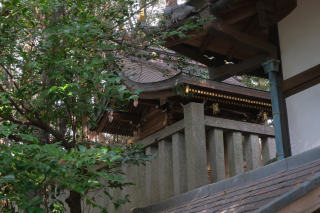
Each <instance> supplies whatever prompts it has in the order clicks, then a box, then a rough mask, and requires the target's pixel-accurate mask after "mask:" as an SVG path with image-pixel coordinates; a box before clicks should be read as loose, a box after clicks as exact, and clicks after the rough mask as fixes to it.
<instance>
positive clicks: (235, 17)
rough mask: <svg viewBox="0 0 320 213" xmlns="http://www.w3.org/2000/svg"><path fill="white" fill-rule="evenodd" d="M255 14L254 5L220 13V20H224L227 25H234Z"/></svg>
mask: <svg viewBox="0 0 320 213" xmlns="http://www.w3.org/2000/svg"><path fill="white" fill-rule="evenodd" d="M256 13H257V10H256V7H255V5H254V4H252V5H249V6H248V7H245V8H239V9H237V10H232V11H230V12H226V13H222V14H221V18H222V20H224V21H225V22H227V23H229V24H234V23H237V22H239V21H241V20H243V19H245V18H248V17H250V16H252V15H254V14H256Z"/></svg>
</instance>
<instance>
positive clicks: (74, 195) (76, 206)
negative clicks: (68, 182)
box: [66, 190, 82, 213]
mask: <svg viewBox="0 0 320 213" xmlns="http://www.w3.org/2000/svg"><path fill="white" fill-rule="evenodd" d="M66 203H67V204H68V206H69V208H70V213H82V212H81V195H80V193H78V192H76V191H71V190H70V195H69V197H68V198H67V199H66Z"/></svg>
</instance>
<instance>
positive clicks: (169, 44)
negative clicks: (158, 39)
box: [162, 29, 207, 48]
mask: <svg viewBox="0 0 320 213" xmlns="http://www.w3.org/2000/svg"><path fill="white" fill-rule="evenodd" d="M206 34H207V33H206V32H205V31H204V30H203V29H201V30H198V31H196V30H193V31H190V32H188V33H187V36H186V37H184V38H179V37H174V38H168V39H167V42H165V43H164V44H163V45H162V46H164V47H167V48H169V47H172V46H175V45H177V44H180V43H183V42H185V41H187V40H193V39H196V38H199V37H201V36H204V35H206ZM189 36H191V38H188V37H189Z"/></svg>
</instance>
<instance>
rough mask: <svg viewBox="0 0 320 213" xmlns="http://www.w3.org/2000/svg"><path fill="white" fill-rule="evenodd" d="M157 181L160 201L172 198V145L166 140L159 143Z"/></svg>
mask: <svg viewBox="0 0 320 213" xmlns="http://www.w3.org/2000/svg"><path fill="white" fill-rule="evenodd" d="M159 181H160V183H159V185H160V200H161V201H162V200H166V199H168V198H171V197H173V164H172V143H171V141H168V140H162V141H160V142H159Z"/></svg>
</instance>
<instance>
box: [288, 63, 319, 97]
mask: <svg viewBox="0 0 320 213" xmlns="http://www.w3.org/2000/svg"><path fill="white" fill-rule="evenodd" d="M317 84H320V64H319V65H317V66H314V67H312V68H310V69H308V70H306V71H304V72H302V73H299V74H297V75H295V76H292V77H291V78H288V79H287V80H284V81H283V82H282V90H283V93H284V96H285V97H286V98H287V97H289V96H291V95H294V94H296V93H299V92H301V91H303V90H306V89H308V88H310V87H312V86H314V85H317Z"/></svg>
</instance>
